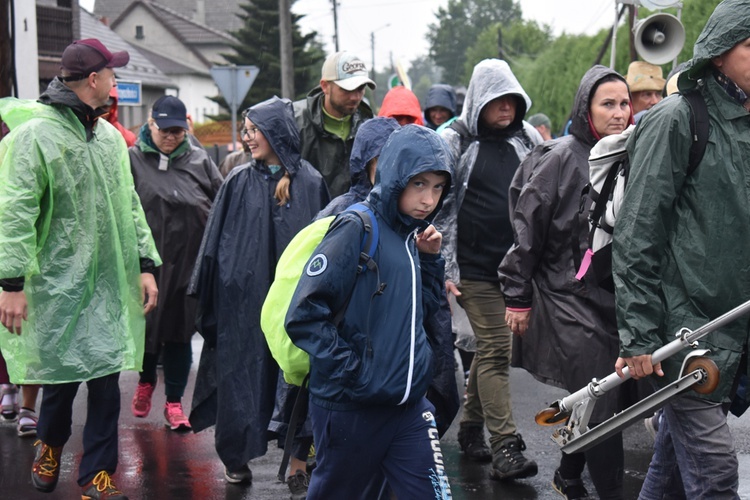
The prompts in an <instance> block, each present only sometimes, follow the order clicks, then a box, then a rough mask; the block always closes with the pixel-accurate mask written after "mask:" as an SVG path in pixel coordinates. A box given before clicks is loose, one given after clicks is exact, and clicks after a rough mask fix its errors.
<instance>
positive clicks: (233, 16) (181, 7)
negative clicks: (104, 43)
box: [94, 0, 248, 33]
mask: <svg viewBox="0 0 750 500" xmlns="http://www.w3.org/2000/svg"><path fill="white" fill-rule="evenodd" d="M130 1H132V0H130ZM130 1H128V0H96V1H95V3H94V14H96V15H97V16H99V17H105V18H107V19H108V21H109V22H110V23H111V22H112V21H114V20H115V19H117V18H118V17H120V14H122V13H123V12H124V11H125V9H127V8H128V6H129V4H130ZM247 1H248V0H209V1H206V0H152V1H151V3H152V4H158V5H162V6H164V7H167V8H169V9H172V10H173V11H176V12H179V13H180V14H181V15H183V16H184V17H187V18H188V19H191V20H193V21H195V22H196V23H198V24H203V25H205V26H208V27H210V28H213V29H215V30H217V31H223V32H225V33H230V32H232V31H237V30H239V29H240V28H242V20H241V19H240V18H239V17H237V14H241V13H243V12H244V11H243V10H242V9H241V8H240V4H243V3H247ZM207 6H208V8H206V7H207Z"/></svg>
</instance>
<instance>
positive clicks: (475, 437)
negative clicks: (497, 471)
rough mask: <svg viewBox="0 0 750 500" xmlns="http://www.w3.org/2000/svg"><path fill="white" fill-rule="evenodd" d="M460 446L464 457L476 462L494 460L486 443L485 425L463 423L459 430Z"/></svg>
mask: <svg viewBox="0 0 750 500" xmlns="http://www.w3.org/2000/svg"><path fill="white" fill-rule="evenodd" d="M458 445H459V446H460V447H461V451H462V452H463V453H464V455H466V456H467V457H468V458H469V459H471V460H474V461H475V462H489V461H490V460H492V452H491V451H490V449H489V447H488V446H487V443H486V442H485V441H484V424H479V425H477V424H473V423H463V422H462V423H461V427H460V428H459V429H458Z"/></svg>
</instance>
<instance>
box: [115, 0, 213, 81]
mask: <svg viewBox="0 0 750 500" xmlns="http://www.w3.org/2000/svg"><path fill="white" fill-rule="evenodd" d="M136 26H142V27H143V38H142V39H138V38H136V37H135V28H136ZM115 32H116V33H117V34H118V35H120V36H121V37H123V38H124V39H125V40H127V41H128V42H130V43H131V44H132V45H135V46H136V47H143V48H144V49H146V50H150V51H152V52H157V53H158V54H160V55H162V56H164V57H167V58H169V59H173V60H175V61H179V62H180V63H181V64H183V65H185V66H188V67H191V68H194V69H196V70H198V71H201V72H206V73H208V68H206V65H205V63H204V62H203V61H201V60H200V59H199V58H198V57H197V56H196V55H195V54H194V53H193V52H192V51H190V50H187V49H186V48H185V46H184V45H183V44H182V42H181V41H180V40H179V39H178V38H177V37H175V36H174V35H173V34H172V32H171V31H169V30H168V29H166V28H165V27H164V25H162V24H161V23H160V22H159V21H158V20H157V19H155V18H154V16H152V15H151V13H150V12H149V11H147V10H146V9H144V8H143V7H142V6H140V5H139V6H137V7H135V8H134V9H133V10H132V11H131V12H130V13H129V14H128V16H127V17H126V18H125V19H122V20H121V21H120V22H119V23H118V24H117V27H116V28H115ZM170 76H171V75H170Z"/></svg>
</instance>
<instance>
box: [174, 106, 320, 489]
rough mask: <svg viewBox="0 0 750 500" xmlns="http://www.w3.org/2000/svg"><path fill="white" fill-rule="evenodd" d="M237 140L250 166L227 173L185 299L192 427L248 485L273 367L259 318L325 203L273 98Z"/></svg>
mask: <svg viewBox="0 0 750 500" xmlns="http://www.w3.org/2000/svg"><path fill="white" fill-rule="evenodd" d="M246 113H247V115H246V118H245V121H244V128H243V131H242V138H243V140H244V141H247V143H248V146H249V149H250V152H251V154H252V156H253V160H252V161H251V162H250V163H248V164H246V165H243V166H240V167H237V168H235V169H233V170H232V171H231V173H230V174H229V177H227V179H226V180H225V182H224V184H223V185H222V188H221V190H220V191H219V194H218V195H217V197H216V200H215V202H214V206H213V208H212V210H211V215H210V216H209V220H208V224H207V227H206V232H205V234H204V237H203V242H202V244H201V251H200V253H199V256H198V260H197V263H196V267H195V270H194V272H193V277H192V280H191V284H190V289H189V293H192V294H194V295H196V296H197V297H198V301H199V311H198V320H197V322H198V328H199V331H200V333H201V334H202V335H203V337H204V339H205V344H204V347H203V352H202V355H201V361H200V366H199V368H198V376H197V379H196V385H195V393H194V395H193V407H192V408H193V409H192V412H191V415H190V423H191V424H192V426H193V429H194V430H195V431H196V432H198V431H200V430H202V429H205V428H207V427H210V426H212V425H215V426H216V451H217V453H218V454H219V458H221V461H222V462H223V463H224V465H225V468H226V472H225V477H226V480H227V481H228V482H230V483H248V482H250V481H252V472H251V471H250V469H249V467H248V465H247V463H248V461H249V460H251V459H252V458H255V457H259V456H262V455H264V454H265V452H266V450H267V447H268V438H267V429H268V424H269V421H270V419H271V415H272V413H273V408H274V400H275V394H276V381H277V377H278V367H277V365H276V363H275V362H274V361H273V358H272V357H271V354H270V352H269V351H268V346H267V344H266V339H265V336H264V335H263V331H262V330H261V327H260V311H261V307H262V305H263V301H264V300H265V297H266V294H267V293H268V289H269V287H270V286H271V282H272V281H273V274H274V269H275V268H276V263H277V261H278V259H279V257H280V256H281V253H282V252H283V251H284V248H286V246H287V244H288V243H289V241H291V239H292V238H293V237H294V235H295V234H296V233H297V232H298V231H299V230H300V229H302V228H303V227H304V226H305V225H307V224H308V223H309V222H310V220H312V218H313V217H314V216H315V214H317V213H318V211H320V209H321V208H322V207H323V206H325V205H326V203H328V201H329V196H328V190H327V188H326V185H325V182H324V180H323V178H322V177H321V175H320V173H318V171H317V170H315V169H314V168H313V166H312V165H310V164H309V163H308V162H307V161H305V160H303V159H302V158H301V156H300V152H299V132H298V131H297V126H296V124H295V122H294V114H293V111H292V103H291V102H290V101H289V100H286V99H279V98H278V97H272V98H271V99H268V100H266V101H263V102H261V103H259V104H256V105H255V106H252V107H251V108H249V109H248V110H247V112H246Z"/></svg>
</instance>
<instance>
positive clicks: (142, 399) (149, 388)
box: [130, 382, 156, 418]
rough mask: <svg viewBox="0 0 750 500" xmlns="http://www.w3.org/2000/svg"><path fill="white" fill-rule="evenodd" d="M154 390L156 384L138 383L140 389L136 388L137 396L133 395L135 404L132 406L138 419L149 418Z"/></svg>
mask: <svg viewBox="0 0 750 500" xmlns="http://www.w3.org/2000/svg"><path fill="white" fill-rule="evenodd" d="M154 389H156V385H155V384H149V383H147V382H138V387H136V388H135V394H134V395H133V403H132V404H131V405H130V409H131V410H132V411H133V415H134V416H136V417H138V418H145V417H148V413H149V412H150V411H151V396H153V395H154Z"/></svg>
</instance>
